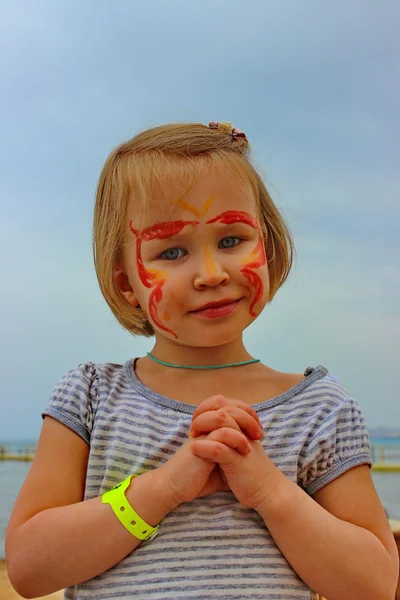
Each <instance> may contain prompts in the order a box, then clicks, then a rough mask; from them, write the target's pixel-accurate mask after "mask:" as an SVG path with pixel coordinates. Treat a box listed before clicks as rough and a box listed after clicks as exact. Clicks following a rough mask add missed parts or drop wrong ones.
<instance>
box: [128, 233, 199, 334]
mask: <svg viewBox="0 0 400 600" xmlns="http://www.w3.org/2000/svg"><path fill="white" fill-rule="evenodd" d="M187 225H192V226H193V227H195V226H196V225H198V222H197V221H171V222H169V223H157V224H156V225H152V226H151V227H148V228H147V229H143V230H142V231H139V230H138V229H133V227H132V221H131V222H130V223H129V227H130V230H131V232H132V233H133V234H134V235H135V236H136V264H137V270H138V274H139V277H140V280H141V282H142V283H143V285H145V286H146V287H147V288H152V287H154V290H153V291H152V292H151V294H150V298H149V306H148V309H149V314H150V316H151V318H152V320H153V321H154V323H155V324H156V325H157V327H159V328H160V329H163V330H164V331H168V333H171V334H172V335H173V336H174V337H175V338H178V336H177V335H176V333H175V332H174V331H172V329H168V327H165V325H163V324H162V323H161V321H160V319H159V316H158V304H159V303H160V302H161V300H162V286H163V285H164V283H165V282H166V281H167V278H168V276H167V273H166V272H165V271H155V270H147V269H146V268H145V266H144V265H143V261H142V242H143V241H145V242H148V241H151V240H156V239H158V240H165V239H167V238H169V237H173V236H174V235H177V234H178V233H180V232H181V231H182V229H183V228H184V227H186V226H187Z"/></svg>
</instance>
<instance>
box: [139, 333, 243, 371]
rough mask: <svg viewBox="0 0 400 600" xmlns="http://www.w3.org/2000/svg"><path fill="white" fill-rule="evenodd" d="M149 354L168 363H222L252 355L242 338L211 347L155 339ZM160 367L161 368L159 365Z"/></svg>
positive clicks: (200, 364) (240, 360)
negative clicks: (184, 344)
mask: <svg viewBox="0 0 400 600" xmlns="http://www.w3.org/2000/svg"><path fill="white" fill-rule="evenodd" d="M151 354H152V355H153V356H155V357H156V358H158V359H159V360H162V361H164V362H168V363H174V364H177V365H198V366H205V365H223V364H227V363H238V362H243V361H247V360H251V359H252V358H253V357H252V356H251V355H250V354H249V353H248V352H247V350H246V348H245V347H244V345H243V340H242V338H241V337H240V338H238V339H237V340H234V341H233V342H230V343H229V344H223V345H222V346H212V347H193V346H183V345H181V344H177V343H176V342H171V343H169V341H168V340H167V343H166V340H156V343H155V345H154V347H153V349H152V350H151ZM160 368H162V367H161V366H160Z"/></svg>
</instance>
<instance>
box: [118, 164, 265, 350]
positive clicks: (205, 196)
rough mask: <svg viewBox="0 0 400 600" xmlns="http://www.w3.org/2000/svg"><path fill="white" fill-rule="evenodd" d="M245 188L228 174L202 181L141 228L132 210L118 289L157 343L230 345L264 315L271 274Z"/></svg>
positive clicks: (152, 212)
mask: <svg viewBox="0 0 400 600" xmlns="http://www.w3.org/2000/svg"><path fill="white" fill-rule="evenodd" d="M242 188H243V185H242V186H240V185H239V182H238V181H235V180H234V178H233V177H232V178H231V179H229V178H227V177H226V174H225V175H224V174H221V173H219V174H214V175H208V174H204V175H203V176H201V178H200V179H199V180H198V182H197V183H196V184H195V185H194V186H193V187H192V188H191V189H190V191H189V192H188V193H187V194H185V196H184V197H183V198H182V196H181V195H180V196H178V197H177V198H168V199H167V200H165V198H164V197H162V195H160V197H159V198H156V197H155V198H154V199H153V201H152V203H151V204H150V206H149V207H148V208H147V210H146V214H145V222H144V224H143V220H142V217H141V216H140V215H138V214H137V210H136V211H135V208H134V206H133V205H132V204H131V205H130V206H129V207H128V213H127V229H128V236H129V237H128V239H129V238H130V239H131V243H128V244H127V245H126V246H125V247H124V250H123V256H122V263H123V266H121V267H120V268H119V267H117V269H116V275H117V276H116V281H117V283H118V284H119V288H120V290H121V292H122V293H123V294H124V296H125V298H126V299H127V300H128V301H129V302H130V303H131V304H132V305H133V306H137V305H138V304H140V306H141V307H142V309H143V310H144V312H145V313H146V316H147V318H148V320H149V321H150V322H151V324H152V325H153V327H154V330H155V333H156V337H158V336H164V337H165V338H168V339H169V340H171V341H175V342H177V343H179V344H183V345H187V346H199V347H206V346H216V345H220V344H226V343H228V342H231V341H233V340H234V339H236V338H237V337H238V336H239V335H240V334H241V333H242V331H243V330H244V329H245V328H246V327H247V326H248V325H250V323H252V321H254V320H255V318H256V317H257V316H258V315H259V314H260V312H261V311H262V310H263V308H264V306H265V304H266V302H267V298H268V292H269V280H268V268H267V264H266V258H265V251H264V245H263V242H262V239H261V231H260V224H259V221H258V218H257V210H256V203H255V199H254V196H253V193H252V191H251V190H250V186H249V189H248V193H247V194H244V193H243V191H242ZM179 198H181V199H179ZM140 226H141V228H140Z"/></svg>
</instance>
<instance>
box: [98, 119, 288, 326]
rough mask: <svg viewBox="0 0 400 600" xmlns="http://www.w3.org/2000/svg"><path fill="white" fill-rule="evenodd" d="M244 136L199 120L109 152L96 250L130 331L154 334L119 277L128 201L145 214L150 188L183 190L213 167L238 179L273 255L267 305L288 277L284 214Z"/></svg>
mask: <svg viewBox="0 0 400 600" xmlns="http://www.w3.org/2000/svg"><path fill="white" fill-rule="evenodd" d="M249 154H250V148H249V144H248V142H247V139H246V137H243V136H240V137H239V136H238V137H234V136H232V135H231V134H230V133H228V132H226V131H224V130H220V129H212V128H210V127H207V126H206V125H202V124H196V123H187V124H186V123H181V124H171V125H163V126H160V127H154V128H152V129H147V130H146V131H143V132H141V133H139V134H138V135H137V136H135V137H134V138H132V139H131V140H129V141H127V142H125V143H123V144H121V145H120V146H118V147H117V148H115V150H113V152H112V153H111V154H110V156H109V157H108V159H107V160H106V162H105V165H104V167H103V170H102V172H101V175H100V178H99V183H98V187H97V193H96V202H95V208H94V220H93V254H94V264H95V269H96V274H97V279H98V282H99V285H100V289H101V292H102V294H103V296H104V298H105V300H106V302H107V304H108V305H109V307H110V308H111V310H112V312H113V313H114V315H115V317H116V318H117V319H118V321H119V322H120V324H121V325H122V326H123V327H124V328H125V329H127V330H128V331H129V332H130V333H132V334H136V335H144V336H147V337H150V336H152V335H154V329H153V327H152V325H151V323H150V322H149V321H148V319H147V316H146V315H145V313H144V311H143V310H142V309H141V307H140V306H139V307H137V308H134V307H132V306H131V305H130V304H129V303H128V302H127V301H126V300H125V299H124V297H123V296H122V294H121V293H120V291H119V290H118V288H117V286H116V285H115V282H114V269H115V266H116V264H117V263H118V262H119V261H120V260H121V258H122V249H123V247H124V245H125V244H126V243H127V238H126V235H127V232H126V227H125V225H126V212H127V207H128V203H129V202H130V201H132V200H133V201H134V202H135V203H137V207H138V211H141V213H142V214H144V213H145V211H146V205H148V202H149V201H150V200H151V198H152V191H153V190H154V189H156V186H160V185H162V189H163V190H167V192H168V190H170V191H171V192H172V191H173V192H174V193H176V191H177V187H179V188H180V191H181V192H182V194H184V192H185V189H186V190H187V189H188V186H189V187H190V185H191V183H193V181H195V179H196V178H197V177H199V176H200V175H201V174H202V173H204V172H205V171H207V170H209V169H212V168H215V169H218V170H219V171H220V172H221V171H225V172H226V173H227V175H228V176H229V177H232V176H234V177H236V179H237V181H238V182H239V185H241V186H242V187H243V188H247V190H248V188H249V185H250V187H251V189H252V191H253V194H254V197H255V199H256V203H257V210H258V213H259V219H260V223H261V230H262V235H263V238H264V246H265V252H266V257H267V264H268V271H269V280H270V291H269V297H268V302H271V301H272V299H273V298H274V296H275V294H276V292H277V291H278V290H279V288H280V287H281V286H282V285H283V283H284V282H285V281H286V279H287V277H288V275H289V272H290V270H291V267H292V263H293V257H294V252H295V250H294V244H293V240H292V237H291V234H290V231H289V228H288V225H287V224H286V222H285V220H284V218H283V217H282V215H281V214H280V212H279V211H278V209H277V207H276V206H275V204H274V202H273V201H272V199H271V197H270V195H269V193H268V191H267V189H266V187H265V185H264V183H263V181H262V179H261V177H260V176H259V174H258V173H257V171H256V170H255V168H254V167H253V166H252V164H251V163H250V161H249Z"/></svg>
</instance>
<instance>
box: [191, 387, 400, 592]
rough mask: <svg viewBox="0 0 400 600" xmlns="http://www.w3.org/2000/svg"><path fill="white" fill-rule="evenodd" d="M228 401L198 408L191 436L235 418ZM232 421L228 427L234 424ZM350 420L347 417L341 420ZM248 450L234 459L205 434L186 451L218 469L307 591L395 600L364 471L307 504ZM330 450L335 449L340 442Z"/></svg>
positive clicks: (383, 534) (383, 522)
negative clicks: (261, 522)
mask: <svg viewBox="0 0 400 600" xmlns="http://www.w3.org/2000/svg"><path fill="white" fill-rule="evenodd" d="M232 403H234V404H237V401H232V400H229V399H225V405H223V403H222V401H219V402H218V403H217V402H215V401H212V399H211V400H210V401H208V402H204V403H202V404H201V405H200V406H199V407H198V408H197V409H196V411H195V413H194V415H193V423H192V430H193V432H194V435H196V434H197V433H200V432H203V431H206V432H213V429H215V427H216V426H221V413H226V412H227V411H230V414H233V413H232V407H231V406H230V405H232ZM356 416H357V415H356ZM235 420H236V421H237V422H236V423H235V424H234V425H233V426H235V427H238V426H240V422H239V421H238V419H237V418H236V416H235ZM353 420H354V421H356V418H355V419H353V415H350V417H349V416H347V419H346V421H347V422H352V421H353ZM226 425H227V426H228V427H231V426H232V425H231V424H230V423H228V422H227V423H226ZM225 431H228V430H227V429H223V430H222V432H225ZM354 439H356V436H354ZM323 440H324V438H323V437H321V438H320V442H319V444H321V443H323ZM219 441H223V437H221V438H220V440H219ZM328 441H329V440H328ZM250 445H251V447H252V451H251V452H250V453H249V454H248V455H246V456H238V455H234V454H233V453H232V452H231V451H230V449H229V448H226V447H224V446H223V445H222V444H221V443H218V442H217V441H214V439H213V433H210V434H209V435H208V437H207V439H206V440H200V441H196V442H195V443H194V444H193V446H192V452H193V453H194V454H195V455H196V456H201V457H202V458H205V459H207V460H214V461H215V462H217V463H218V464H219V466H220V468H221V470H222V472H223V476H224V478H225V480H226V481H227V483H228V485H229V487H230V488H231V490H232V492H233V493H234V494H235V496H236V498H237V499H238V501H239V502H240V503H241V504H243V506H247V507H249V508H254V509H255V510H256V511H257V512H258V513H259V514H260V515H261V517H262V518H263V519H264V522H265V524H266V526H267V527H268V529H269V532H270V533H271V535H272V537H273V538H274V540H275V542H276V544H277V545H278V547H279V548H280V550H281V551H282V554H283V555H284V556H285V558H286V559H287V561H288V562H289V563H290V564H291V566H292V567H293V569H294V570H295V571H296V572H297V573H298V575H299V576H300V577H301V578H302V579H303V581H305V582H306V583H307V585H308V586H309V587H310V588H311V589H313V590H315V591H316V592H318V593H319V594H321V595H322V596H324V597H326V598H328V599H329V600H393V598H394V594H395V589H396V584H397V578H398V564H399V562H398V560H399V559H398V555H397V550H396V545H395V543H394V539H393V535H392V534H391V531H390V527H389V524H388V521H387V518H386V515H385V512H384V510H383V507H382V505H381V502H380V500H379V497H378V495H377V493H376V491H375V488H374V485H373V482H372V479H371V475H370V472H369V467H368V466H366V465H362V466H358V467H354V468H352V469H351V470H348V471H347V472H346V473H344V474H342V475H340V476H339V477H337V479H335V480H334V481H332V482H331V483H329V484H327V485H325V487H324V488H323V489H321V490H320V491H318V492H316V493H315V494H314V496H313V498H311V497H310V496H309V495H308V494H307V493H306V492H305V491H303V489H301V488H300V487H299V486H298V485H297V484H296V483H294V482H293V481H291V480H290V479H288V478H287V477H286V476H285V475H284V474H283V473H282V472H281V471H280V470H279V469H278V468H277V467H276V466H275V465H274V463H273V462H272V461H271V460H270V458H269V457H268V455H267V454H266V452H265V450H264V448H263V447H262V445H261V444H260V443H259V442H251V444H250ZM331 446H332V444H330V446H329V448H328V449H329V450H330V448H331ZM333 447H334V448H338V447H340V439H339V440H337V441H336V445H335V444H333ZM332 465H333V463H332Z"/></svg>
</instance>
